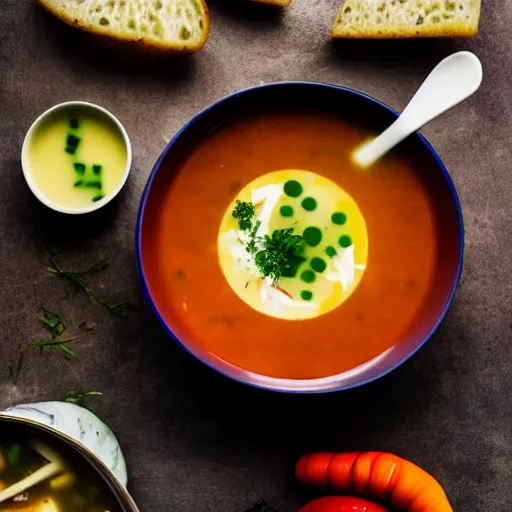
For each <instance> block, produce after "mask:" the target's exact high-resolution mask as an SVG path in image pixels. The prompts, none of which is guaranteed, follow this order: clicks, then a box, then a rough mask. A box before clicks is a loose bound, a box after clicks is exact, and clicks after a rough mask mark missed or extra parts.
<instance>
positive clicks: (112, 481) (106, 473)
mask: <svg viewBox="0 0 512 512" xmlns="http://www.w3.org/2000/svg"><path fill="white" fill-rule="evenodd" d="M2 421H6V422H8V423H14V424H18V425H19V424H22V425H28V426H29V427H34V428H36V429H38V430H41V431H43V432H45V433H47V434H50V435H52V436H53V437H56V438H57V439H59V441H62V442H64V443H66V444H67V445H69V446H70V447H71V448H72V449H73V450H74V451H76V452H78V453H79V455H80V456H81V457H83V458H85V459H86V460H87V462H88V463H89V464H91V465H92V466H93V467H94V469H96V470H97V472H98V473H100V477H101V478H102V479H103V480H104V481H105V483H106V484H107V485H108V486H109V487H110V490H111V492H112V494H114V496H115V498H116V500H117V501H118V502H119V504H120V505H121V506H122V507H123V508H125V509H126V507H129V508H128V509H126V512H140V510H139V508H138V506H137V504H136V503H135V501H134V500H133V498H132V497H131V495H130V493H129V492H128V490H127V489H126V487H125V486H124V485H123V484H122V483H121V482H120V480H119V479H118V478H117V477H116V475H114V473H113V472H112V471H111V470H110V469H109V468H108V467H107V465H106V464H105V463H104V462H103V461H102V460H101V459H100V458H99V457H98V456H97V455H96V454H95V453H94V452H92V451H91V450H89V449H88V448H87V447H86V446H84V445H83V444H82V443H80V442H78V441H77V440H76V439H73V438H72V437H70V436H68V435H67V434H64V433H63V432H61V431H60V430H57V429H56V428H53V427H50V426H48V425H43V424H42V423H39V422H37V421H34V420H31V419H28V418H20V417H17V416H10V415H8V414H3V413H2V412H0V423H1V422H2ZM116 492H118V493H119V494H120V495H121V496H122V499H124V500H125V503H121V501H120V498H119V497H118V496H117V495H116Z"/></svg>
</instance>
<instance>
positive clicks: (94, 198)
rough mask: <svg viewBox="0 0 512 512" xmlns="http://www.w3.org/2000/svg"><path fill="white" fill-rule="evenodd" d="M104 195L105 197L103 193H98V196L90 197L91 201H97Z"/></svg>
mask: <svg viewBox="0 0 512 512" xmlns="http://www.w3.org/2000/svg"><path fill="white" fill-rule="evenodd" d="M104 197H105V196H104V195H103V194H100V195H98V196H94V197H93V198H92V202H93V203H96V202H97V201H101V200H102V199H103V198H104Z"/></svg>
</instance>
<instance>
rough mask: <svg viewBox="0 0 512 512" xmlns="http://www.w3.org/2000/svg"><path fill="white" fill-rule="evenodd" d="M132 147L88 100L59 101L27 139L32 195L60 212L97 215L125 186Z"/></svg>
mask: <svg viewBox="0 0 512 512" xmlns="http://www.w3.org/2000/svg"><path fill="white" fill-rule="evenodd" d="M131 164H132V148H131V143H130V139H129V137H128V134H127V132H126V130H125V128H124V127H123V125H122V124H121V122H120V121H119V120H118V119H117V118H116V117H115V116H114V115H113V114H112V113H110V112H109V111H108V110H106V109H104V108H103V107H100V106H98V105H94V104H92V103H87V102H84V101H71V102H66V103H61V104H59V105H55V106H54V107H52V108H50V109H49V110H47V111H46V112H44V113H43V114H41V115H40V116H39V117H38V118H37V119H36V120H35V121H34V123H33V124H32V126H31V127H30V129H29V130H28V132H27V135H26V136H25V140H24V142H23V148H22V151H21V166H22V169H23V175H24V176H25V180H26V182H27V184H28V186H29V188H30V190H31V191H32V192H33V194H34V195H35V196H36V197H37V199H39V201H41V203H43V204H44V205H46V206H47V207H48V208H51V209H52V210H55V211H57V212H60V213H67V214H83V213H89V212H93V211H95V210H98V209H99V208H102V207H103V206H105V205H106V204H107V203H109V202H110V201H111V200H112V199H113V198H114V197H115V196H116V195H117V194H118V193H119V192H120V191H121V189H122V188H123V186H124V184H125V183H126V180H127V179H128V175H129V173H130V169H131Z"/></svg>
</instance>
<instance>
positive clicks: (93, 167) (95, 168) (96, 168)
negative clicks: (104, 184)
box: [92, 165, 103, 174]
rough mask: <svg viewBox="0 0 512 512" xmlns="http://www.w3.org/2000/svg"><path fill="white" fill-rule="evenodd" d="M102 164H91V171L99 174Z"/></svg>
mask: <svg viewBox="0 0 512 512" xmlns="http://www.w3.org/2000/svg"><path fill="white" fill-rule="evenodd" d="M102 168H103V167H102V166H101V165H93V166H92V172H93V173H94V174H101V170H102Z"/></svg>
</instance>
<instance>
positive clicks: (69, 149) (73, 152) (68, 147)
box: [66, 146, 76, 155]
mask: <svg viewBox="0 0 512 512" xmlns="http://www.w3.org/2000/svg"><path fill="white" fill-rule="evenodd" d="M66 153H69V154H70V155H74V154H75V153H76V148H72V147H71V146H66Z"/></svg>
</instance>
